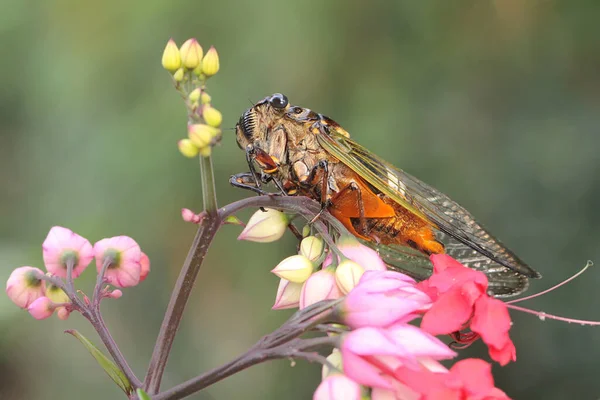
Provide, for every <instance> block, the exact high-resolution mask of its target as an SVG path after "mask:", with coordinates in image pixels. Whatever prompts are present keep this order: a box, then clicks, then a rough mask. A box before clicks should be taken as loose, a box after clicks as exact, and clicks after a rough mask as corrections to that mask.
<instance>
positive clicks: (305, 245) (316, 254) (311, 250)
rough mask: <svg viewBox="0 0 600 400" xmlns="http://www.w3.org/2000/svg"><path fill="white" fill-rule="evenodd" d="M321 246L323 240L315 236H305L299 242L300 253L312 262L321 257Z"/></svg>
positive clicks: (322, 246)
mask: <svg viewBox="0 0 600 400" xmlns="http://www.w3.org/2000/svg"><path fill="white" fill-rule="evenodd" d="M323 248H324V245H323V240H322V239H319V238H318V237H316V236H308V237H305V238H304V239H302V242H300V254H302V255H303V256H304V257H306V258H308V259H309V260H310V261H311V262H312V263H313V264H314V263H316V262H317V261H318V260H319V258H321V255H322V254H323Z"/></svg>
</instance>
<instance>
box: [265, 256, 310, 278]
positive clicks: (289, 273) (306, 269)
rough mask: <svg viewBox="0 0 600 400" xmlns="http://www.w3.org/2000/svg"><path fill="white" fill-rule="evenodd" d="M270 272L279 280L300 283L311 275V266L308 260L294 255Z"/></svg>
mask: <svg viewBox="0 0 600 400" xmlns="http://www.w3.org/2000/svg"><path fill="white" fill-rule="evenodd" d="M271 272H272V273H274V274H275V275H277V276H278V277H280V278H281V279H285V280H288V281H290V282H295V283H302V282H304V281H305V280H307V279H308V278H309V277H310V276H311V274H312V273H313V265H312V263H311V262H310V260H309V259H308V258H306V257H304V256H302V255H295V256H291V257H288V258H286V259H284V260H283V261H281V262H280V263H279V264H277V266H276V267H275V268H273V270H271Z"/></svg>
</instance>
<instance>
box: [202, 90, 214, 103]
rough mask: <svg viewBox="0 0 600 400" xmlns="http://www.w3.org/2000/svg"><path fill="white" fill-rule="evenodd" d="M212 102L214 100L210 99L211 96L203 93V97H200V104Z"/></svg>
mask: <svg viewBox="0 0 600 400" xmlns="http://www.w3.org/2000/svg"><path fill="white" fill-rule="evenodd" d="M211 100H212V98H211V97H210V94H208V93H206V92H202V95H201V96H200V103H202V104H209V103H210V101H211Z"/></svg>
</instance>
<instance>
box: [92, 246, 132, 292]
mask: <svg viewBox="0 0 600 400" xmlns="http://www.w3.org/2000/svg"><path fill="white" fill-rule="evenodd" d="M94 254H95V256H96V269H97V270H98V272H100V271H102V268H103V266H104V265H105V264H106V266H107V268H106V272H105V274H104V277H105V279H106V281H107V282H108V283H110V284H111V285H113V286H117V287H121V288H123V287H129V286H135V285H137V284H138V283H139V282H140V274H141V269H142V266H141V258H142V251H141V250H140V246H139V245H138V244H137V243H136V241H135V240H133V239H132V238H130V237H128V236H115V237H112V238H107V239H102V240H100V241H99V242H97V243H96V244H95V245H94Z"/></svg>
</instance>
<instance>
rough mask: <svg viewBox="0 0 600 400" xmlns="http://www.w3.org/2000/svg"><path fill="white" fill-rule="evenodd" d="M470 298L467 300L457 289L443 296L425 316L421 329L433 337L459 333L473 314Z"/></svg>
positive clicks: (459, 289) (458, 288)
mask: <svg viewBox="0 0 600 400" xmlns="http://www.w3.org/2000/svg"><path fill="white" fill-rule="evenodd" d="M472 307H473V305H472V303H471V301H470V298H465V297H464V296H463V295H462V293H461V288H460V287H456V288H455V289H453V290H450V291H448V292H446V293H444V294H443V295H441V296H440V297H439V298H438V299H437V301H436V302H435V303H433V305H432V306H431V308H430V309H429V311H427V312H426V313H425V315H424V316H423V320H422V321H421V329H423V330H424V331H426V332H429V333H431V334H432V335H442V334H447V333H452V332H456V331H459V330H461V329H462V328H463V325H464V324H465V323H466V322H467V321H468V320H469V318H470V317H471V314H472Z"/></svg>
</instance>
